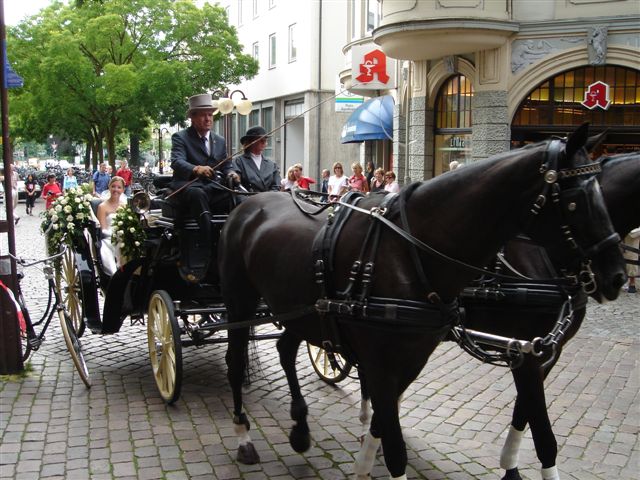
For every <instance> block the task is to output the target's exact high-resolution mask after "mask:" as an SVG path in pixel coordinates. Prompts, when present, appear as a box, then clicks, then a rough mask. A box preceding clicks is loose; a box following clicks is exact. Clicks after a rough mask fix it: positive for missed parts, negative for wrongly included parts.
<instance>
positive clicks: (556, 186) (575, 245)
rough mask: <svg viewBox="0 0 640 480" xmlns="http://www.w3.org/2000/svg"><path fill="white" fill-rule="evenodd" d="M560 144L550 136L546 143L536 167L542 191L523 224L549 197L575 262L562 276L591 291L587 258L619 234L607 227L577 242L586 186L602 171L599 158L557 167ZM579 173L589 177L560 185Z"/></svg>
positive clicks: (615, 241)
mask: <svg viewBox="0 0 640 480" xmlns="http://www.w3.org/2000/svg"><path fill="white" fill-rule="evenodd" d="M562 145H563V141H562V140H558V139H554V140H551V141H550V142H549V144H548V146H547V149H546V151H545V161H544V162H543V164H542V166H541V167H540V174H541V175H542V176H543V179H544V184H543V187H542V192H541V193H540V194H539V195H538V197H537V198H536V200H535V201H534V204H533V206H532V207H531V210H530V213H531V216H530V217H529V218H528V220H527V225H526V226H527V227H529V226H531V223H532V222H534V221H535V219H536V218H538V217H539V214H540V212H541V211H542V209H543V208H544V206H545V205H546V204H547V203H548V201H549V199H550V201H551V205H552V206H553V207H554V209H555V211H556V215H557V216H558V218H559V219H560V231H561V234H562V238H563V245H564V246H565V248H566V251H567V254H568V256H569V258H571V259H572V260H574V261H575V264H576V265H579V268H578V272H570V271H565V272H563V273H564V276H565V277H566V278H569V279H570V280H572V282H573V284H574V285H577V284H579V285H581V286H582V288H583V289H584V291H585V292H586V293H587V294H591V293H594V292H595V291H596V290H597V284H596V281H595V275H594V274H593V271H592V270H591V260H590V258H591V257H593V256H595V255H597V254H598V253H600V252H602V251H603V250H604V249H607V248H610V247H611V246H613V245H616V244H618V243H619V242H620V236H619V235H618V234H617V233H616V232H615V231H613V229H612V228H611V233H610V234H609V235H606V236H605V237H604V238H602V239H599V240H598V241H596V242H594V243H593V244H591V245H587V246H583V245H581V244H580V243H579V240H578V237H577V236H576V235H575V231H576V230H577V227H578V226H579V225H581V224H584V223H586V222H588V221H589V212H588V201H587V198H588V193H587V190H588V189H589V188H599V187H597V182H598V180H597V179H596V177H595V176H596V175H597V174H598V173H600V172H601V171H602V165H601V163H600V162H593V163H589V164H586V165H582V166H580V167H574V168H568V169H558V162H559V157H560V154H561V152H562ZM579 177H589V179H588V180H587V181H586V182H584V184H583V185H581V186H577V187H573V188H562V186H561V181H562V180H567V179H571V178H579ZM592 184H594V185H596V186H593V185H592Z"/></svg>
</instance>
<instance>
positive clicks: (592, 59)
mask: <svg viewBox="0 0 640 480" xmlns="http://www.w3.org/2000/svg"><path fill="white" fill-rule="evenodd" d="M607 35H608V28H607V27H606V26H605V25H596V26H595V27H591V28H590V29H589V32H588V33H587V48H588V52H589V64H591V65H604V63H605V62H606V60H607Z"/></svg>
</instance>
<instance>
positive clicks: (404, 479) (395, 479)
mask: <svg viewBox="0 0 640 480" xmlns="http://www.w3.org/2000/svg"><path fill="white" fill-rule="evenodd" d="M389 478H390V479H391V480H407V474H406V473H405V474H404V475H400V476H399V477H389Z"/></svg>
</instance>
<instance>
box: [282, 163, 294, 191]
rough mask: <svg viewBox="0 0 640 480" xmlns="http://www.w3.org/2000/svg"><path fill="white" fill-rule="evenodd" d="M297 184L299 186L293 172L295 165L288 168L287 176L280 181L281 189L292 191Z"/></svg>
mask: <svg viewBox="0 0 640 480" xmlns="http://www.w3.org/2000/svg"><path fill="white" fill-rule="evenodd" d="M295 186H297V183H296V176H295V175H294V174H293V167H289V168H287V176H286V177H284V178H283V179H282V181H281V182H280V187H281V188H280V190H282V191H283V192H290V191H291V190H292V189H293V187H295Z"/></svg>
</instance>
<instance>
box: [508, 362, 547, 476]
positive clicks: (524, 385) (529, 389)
mask: <svg viewBox="0 0 640 480" xmlns="http://www.w3.org/2000/svg"><path fill="white" fill-rule="evenodd" d="M512 374H513V379H514V381H515V385H516V390H517V392H518V394H517V397H516V404H515V406H514V412H513V419H512V423H511V428H510V431H509V434H508V435H507V440H506V442H505V446H504V447H503V450H502V454H501V457H500V466H501V467H502V468H504V469H505V470H506V474H505V476H504V477H503V480H519V479H520V478H521V477H520V475H519V473H518V468H517V465H518V455H517V452H518V449H519V446H520V441H521V439H522V435H523V432H524V428H525V426H526V424H527V421H528V423H529V427H530V428H531V435H532V437H533V443H534V446H535V449H536V454H537V456H538V459H539V460H540V462H541V464H542V479H543V480H559V478H560V477H559V476H558V471H557V467H556V456H557V453H558V444H557V442H556V439H555V436H554V434H553V429H552V428H551V421H550V420H549V415H548V412H547V404H546V399H545V394H544V377H546V372H543V371H542V369H541V368H540V364H539V363H538V360H537V359H532V360H528V359H527V360H525V362H524V363H523V365H522V366H520V367H519V368H517V369H515V370H513V371H512Z"/></svg>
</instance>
